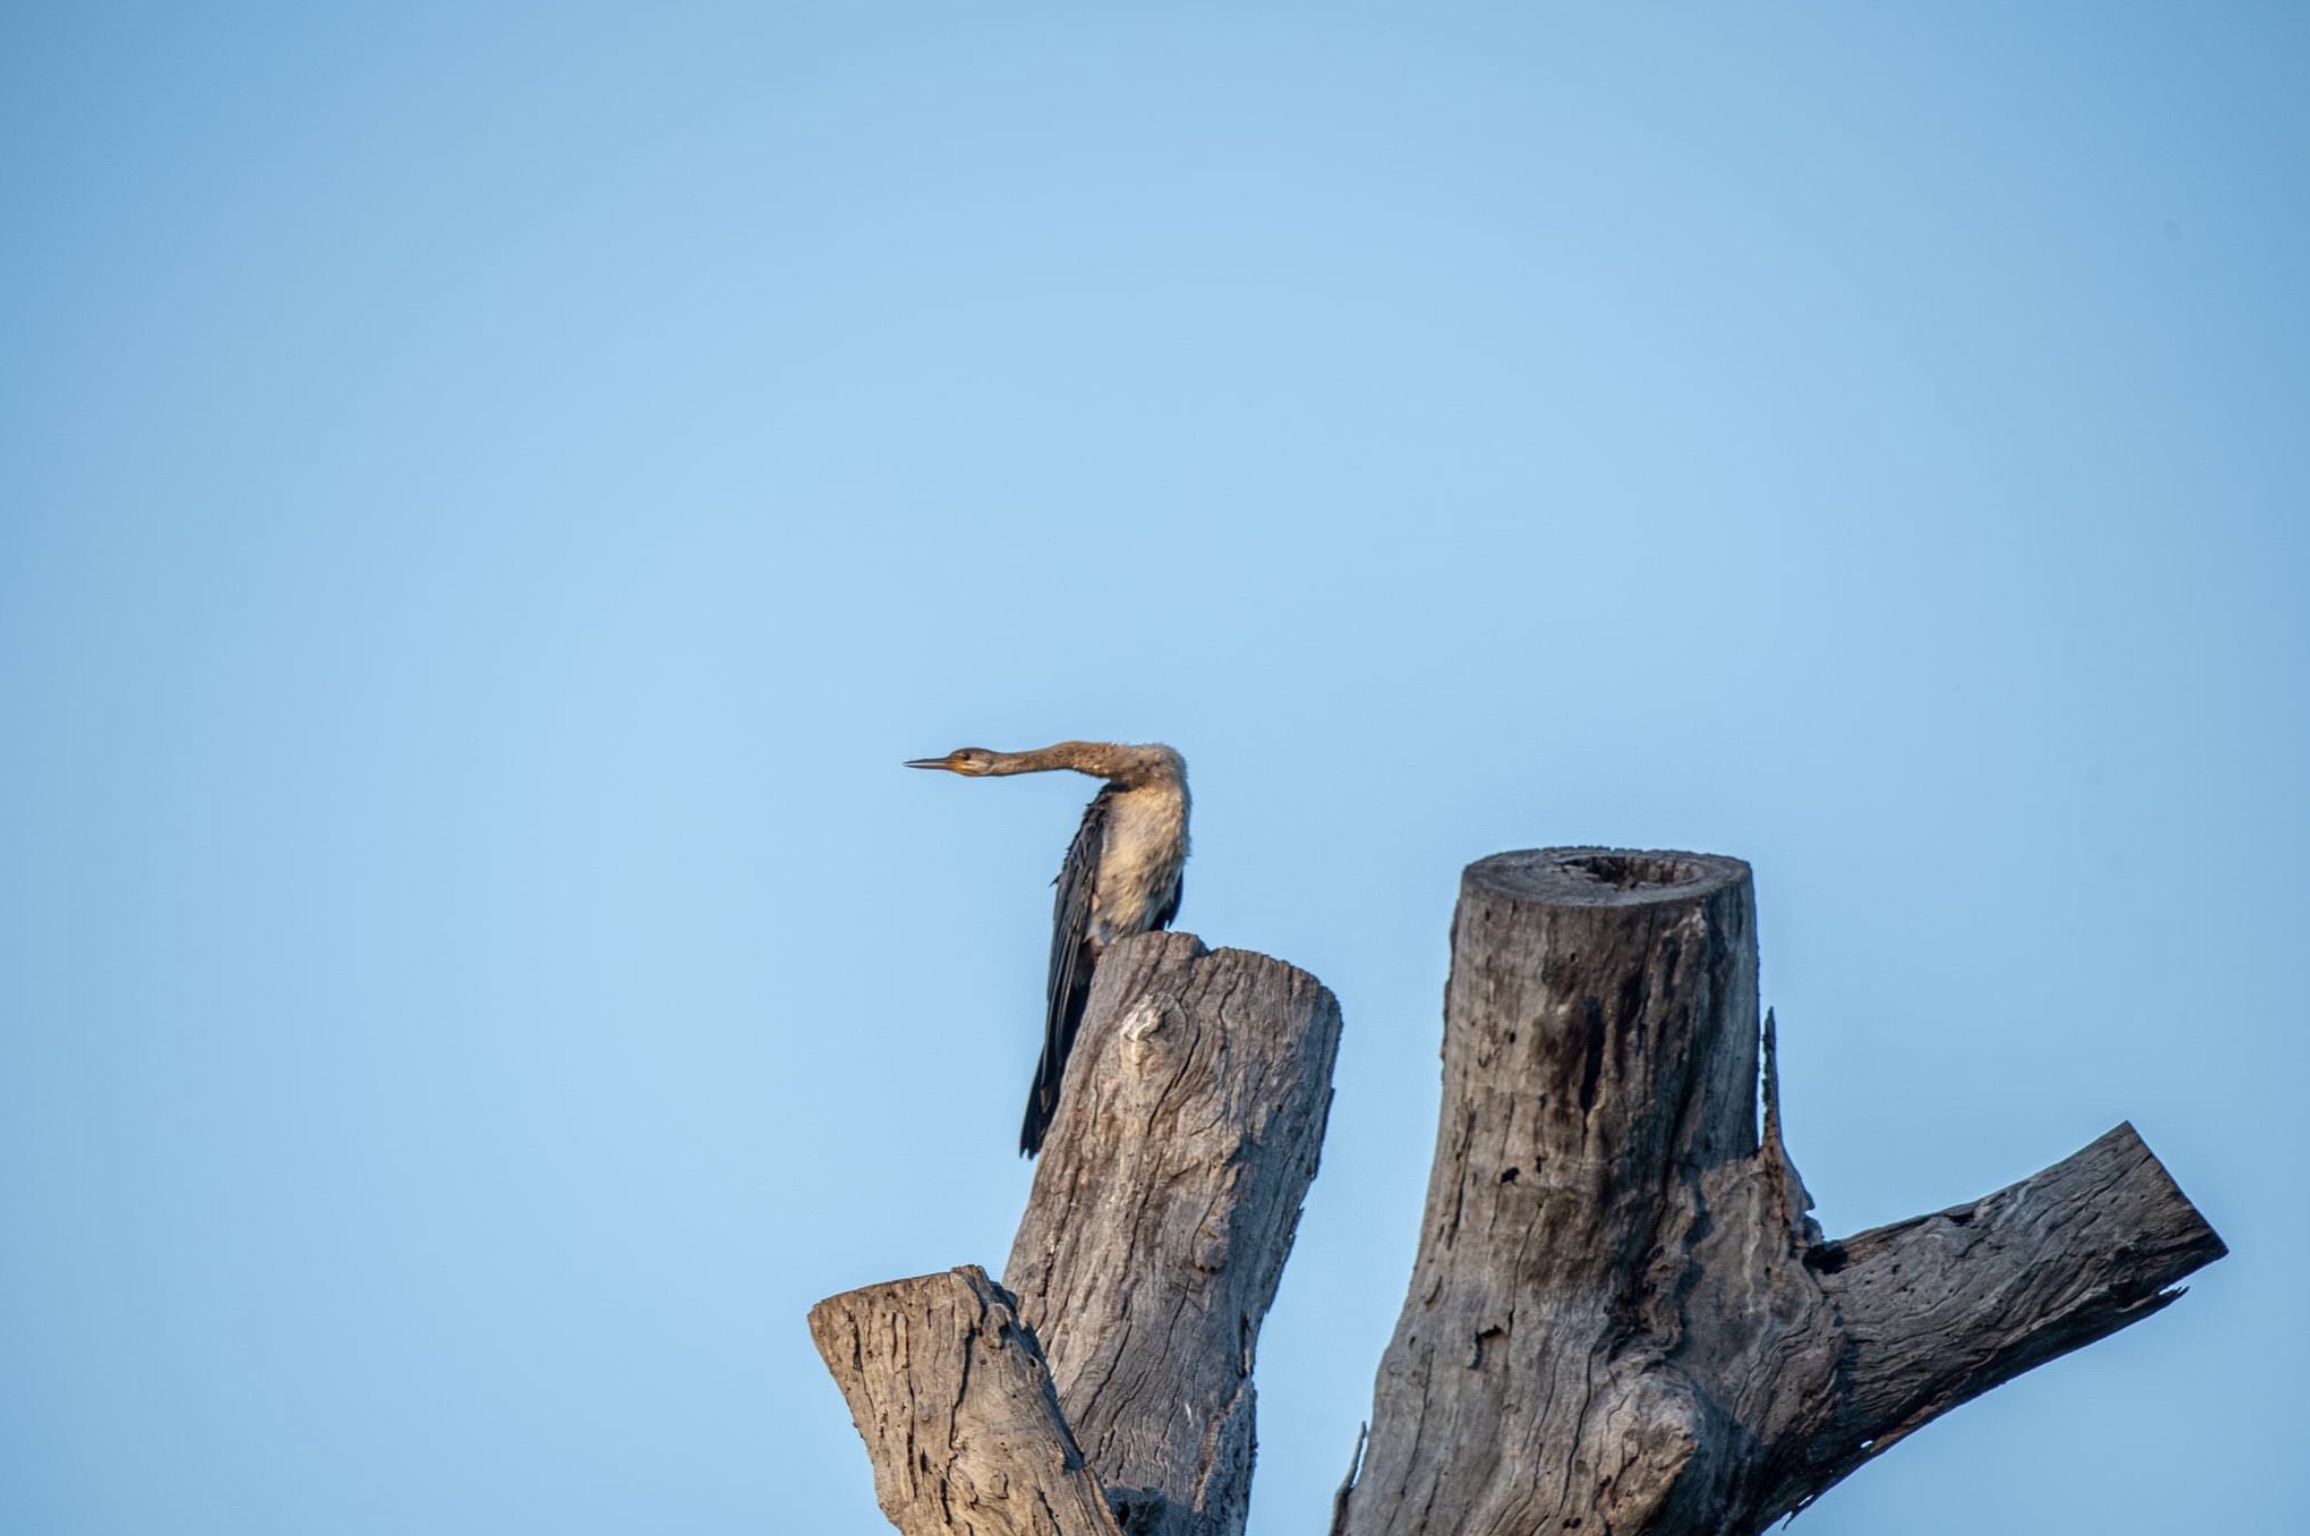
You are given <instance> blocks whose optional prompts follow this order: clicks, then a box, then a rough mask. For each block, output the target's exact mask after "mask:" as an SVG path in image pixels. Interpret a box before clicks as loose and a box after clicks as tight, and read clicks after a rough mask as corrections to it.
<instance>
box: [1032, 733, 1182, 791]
mask: <svg viewBox="0 0 2310 1536" xmlns="http://www.w3.org/2000/svg"><path fill="white" fill-rule="evenodd" d="M1175 759H1176V754H1174V753H1171V752H1169V751H1167V750H1165V749H1164V748H1161V747H1134V746H1123V745H1121V744H1119V743H1116V742H1111V741H1062V742H1057V743H1054V744H1053V745H1051V746H1048V747H1037V748H1036V749H1035V750H1034V751H1032V752H1005V753H1002V754H1000V755H999V756H998V757H997V758H996V759H995V768H994V771H995V772H996V773H1044V772H1048V771H1049V770H1051V769H1054V768H1068V769H1072V770H1073V771H1075V772H1076V773H1087V774H1089V775H1090V776H1091V777H1092V778H1095V779H1109V780H1114V781H1118V782H1122V783H1126V784H1128V783H1137V782H1142V781H1147V780H1151V779H1156V778H1163V777H1175V776H1177V770H1176V769H1175V768H1173V767H1172V766H1171V765H1172V763H1173V762H1174V761H1175Z"/></svg>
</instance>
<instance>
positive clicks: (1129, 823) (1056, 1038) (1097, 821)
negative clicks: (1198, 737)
mask: <svg viewBox="0 0 2310 1536" xmlns="http://www.w3.org/2000/svg"><path fill="white" fill-rule="evenodd" d="M906 766H907V767H909V768H938V769H944V770H945V771H946V772H948V773H959V774H961V775H962V776H963V777H964V778H969V779H986V778H999V777H1002V776H1004V775H1007V774H1013V773H1048V772H1051V771H1052V770H1054V769H1060V768H1065V769H1071V770H1072V771H1074V772H1076V773H1082V774H1088V775H1090V776H1091V777H1092V778H1094V779H1104V780H1106V783H1105V784H1104V785H1102V786H1101V787H1100V790H1099V792H1098V793H1097V794H1096V795H1093V796H1092V797H1091V803H1090V805H1088V806H1087V807H1085V808H1084V811H1083V823H1082V825H1081V826H1079V827H1077V828H1076V829H1075V840H1074V841H1073V842H1071V843H1069V844H1068V845H1067V857H1066V860H1065V862H1063V863H1062V864H1060V866H1059V875H1058V878H1057V879H1056V880H1054V881H1053V882H1052V883H1053V884H1054V885H1056V886H1057V887H1058V895H1057V898H1056V899H1055V900H1054V901H1053V902H1052V904H1051V970H1050V982H1049V986H1048V989H1047V992H1046V996H1045V1006H1044V1010H1043V1054H1042V1058H1041V1060H1039V1061H1038V1062H1036V1064H1035V1081H1034V1086H1033V1089H1032V1090H1031V1091H1030V1092H1029V1094H1028V1096H1027V1113H1026V1119H1025V1121H1024V1122H1023V1123H1022V1124H1021V1125H1020V1127H1019V1154H1020V1155H1021V1156H1022V1157H1033V1156H1034V1155H1035V1154H1036V1153H1038V1152H1040V1151H1041V1150H1042V1146H1043V1135H1044V1133H1045V1132H1046V1131H1048V1130H1049V1129H1050V1126H1051V1118H1052V1116H1053V1115H1054V1114H1056V1113H1057V1111H1058V1107H1059V1084H1060V1082H1061V1080H1062V1079H1063V1078H1064V1077H1065V1076H1066V1070H1067V1053H1068V1051H1070V1050H1072V1049H1073V1048H1074V1044H1075V1031H1076V1030H1077V1029H1078V1028H1080V1027H1081V1025H1082V1022H1083V1005H1084V1003H1085V1002H1086V1001H1088V1000H1089V998H1090V995H1091V972H1092V970H1093V968H1094V967H1096V966H1097V965H1098V963H1099V956H1100V955H1101V954H1102V953H1104V952H1105V950H1106V949H1107V946H1108V945H1110V944H1112V943H1114V942H1115V941H1116V940H1117V939H1122V938H1128V937H1129V936H1131V935H1132V934H1134V933H1147V932H1150V931H1152V930H1154V929H1158V928H1168V927H1170V926H1171V920H1172V919H1173V918H1175V917H1177V916H1178V915H1179V896H1180V891H1181V889H1182V885H1183V881H1182V875H1183V873H1184V871H1185V869H1186V867H1187V807H1188V800H1187V760H1186V759H1185V758H1183V757H1181V756H1180V755H1179V754H1178V752H1177V751H1175V750H1174V749H1172V748H1170V747H1167V746H1164V745H1163V744H1162V743H1160V742H1150V743H1148V744H1146V745H1144V746H1128V745H1124V744H1121V743H1117V742H1108V741H1062V742H1058V743H1056V744H1055V745H1052V746H1048V747H1038V748H1036V749H1035V750H1034V751H1032V752H990V751H988V750H987V749H986V748H984V747H958V748H956V749H955V750H954V751H952V752H949V753H948V754H947V755H946V756H944V757H924V758H917V759H915V760H914V761H912V762H910V763H908V764H907V765H906Z"/></svg>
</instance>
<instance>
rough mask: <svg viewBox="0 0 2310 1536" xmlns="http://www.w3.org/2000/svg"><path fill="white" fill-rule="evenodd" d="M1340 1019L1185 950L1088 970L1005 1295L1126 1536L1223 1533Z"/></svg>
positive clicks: (1157, 945) (1297, 988) (1327, 1001)
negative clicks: (1263, 1331)
mask: <svg viewBox="0 0 2310 1536" xmlns="http://www.w3.org/2000/svg"><path fill="white" fill-rule="evenodd" d="M1339 1032H1340V1013H1339V1005H1338V1003H1337V1001H1336V1000H1335V999H1334V998H1333V997H1332V995H1331V993H1330V992H1329V991H1328V990H1326V989H1325V988H1324V987H1323V986H1322V985H1321V984H1320V983H1319V982H1317V981H1316V980H1315V978H1313V977H1312V976H1309V975H1307V974H1306V973H1305V972H1303V971H1298V970H1295V969H1293V968H1292V967H1290V966H1288V965H1285V964H1283V963H1282V962H1280V961H1277V960H1271V959H1269V958H1268V957H1266V956H1264V955H1256V954H1251V953H1248V952H1246V951H1242V950H1226V949H1223V950H1219V951H1216V952H1211V951H1207V950H1205V949H1204V947H1203V945H1202V944H1201V943H1200V942H1199V941H1198V940H1196V939H1195V938H1194V937H1193V936H1192V935H1189V934H1181V933H1169V934H1164V933H1150V934H1144V935H1140V936H1138V937H1134V938H1130V939H1126V940H1123V941H1122V942H1120V943H1118V944H1116V945H1115V946H1114V947H1113V948H1111V949H1109V950H1108V951H1107V953H1106V954H1105V955H1104V956H1103V957H1102V958H1101V960H1100V962H1099V969H1098V973H1097V977H1096V979H1095V982H1094V985H1093V990H1092V995H1091V1000H1090V1005H1089V1007H1088V1009H1087V1011H1086V1014H1085V1018H1084V1025H1083V1031H1082V1035H1081V1037H1080V1039H1079V1040H1078V1041H1077V1043H1076V1046H1075V1052H1074V1056H1073V1058H1072V1060H1071V1062H1070V1063H1069V1065H1068V1068H1067V1077H1066V1084H1065V1087H1064V1089H1063V1091H1062V1093H1061V1095H1060V1100H1059V1115H1058V1120H1057V1123H1056V1124H1055V1125H1054V1127H1053V1130H1052V1134H1051V1138H1050V1140H1049V1141H1048V1142H1046V1143H1045V1146H1044V1149H1043V1157H1042V1162H1041V1165H1040V1166H1039V1167H1038V1168H1037V1169H1036V1171H1035V1182H1034V1190H1033V1193H1032V1194H1031V1196H1030V1197H1029V1199H1028V1202H1027V1211H1026V1215H1025V1217H1024V1219H1023V1220H1022V1221H1021V1222H1020V1224H1019V1231H1018V1236H1017V1239H1016V1240H1015V1242H1014V1243H1013V1245H1012V1248H1011V1257H1010V1264H1009V1267H1008V1268H1007V1269H1006V1271H1005V1273H1004V1281H1005V1283H1006V1284H1007V1285H1009V1287H1010V1288H1011V1290H1012V1291H1013V1292H1014V1293H1015V1294H1016V1295H1017V1296H1018V1298H1019V1310H1020V1313H1021V1315H1022V1316H1023V1317H1025V1318H1026V1319H1027V1320H1028V1322H1029V1323H1031V1324H1032V1325H1033V1327H1034V1329H1035V1331H1036V1333H1037V1336H1038V1337H1039V1338H1040V1339H1041V1341H1042V1344H1043V1348H1044V1350H1045V1352H1046V1354H1047V1355H1048V1357H1049V1360H1050V1365H1051V1375H1052V1379H1053V1381H1054V1383H1055V1384H1056V1386H1057V1389H1058V1396H1059V1402H1060V1404H1061V1405H1062V1407H1063V1408H1064V1410H1065V1413H1066V1418H1067V1422H1068V1423H1069V1424H1070V1425H1071V1426H1072V1427H1073V1430H1074V1433H1075V1436H1076V1439H1077V1441H1078V1443H1079V1444H1080V1445H1081V1446H1082V1448H1083V1453H1084V1456H1085V1458H1086V1459H1087V1460H1088V1462H1089V1463H1090V1465H1091V1467H1092V1469H1093V1470H1094V1471H1095V1472H1097V1474H1098V1476H1099V1478H1100V1480H1101V1481H1102V1482H1103V1483H1104V1484H1105V1486H1106V1490H1107V1496H1108V1498H1109V1500H1110V1501H1111V1502H1112V1504H1113V1506H1114V1508H1115V1510H1116V1512H1117V1515H1118V1516H1119V1518H1120V1519H1121V1521H1122V1524H1123V1526H1124V1528H1125V1529H1126V1530H1127V1531H1129V1532H1131V1533H1133V1536H1240V1533H1241V1532H1242V1530H1243V1524H1244V1515H1245V1511H1246V1508H1247V1506H1248V1503H1249V1499H1250V1491H1251V1462H1252V1445H1253V1403H1254V1394H1253V1390H1252V1381H1251V1372H1252V1360H1253V1355H1254V1352H1255V1349H1256V1346H1257V1343H1258V1338H1259V1329H1260V1324H1261V1323H1262V1322H1263V1321H1264V1320H1265V1318H1266V1316H1267V1309H1268V1307H1269V1305H1270V1303H1272V1302H1273V1300H1274V1298H1275V1288H1276V1283H1277V1281H1278V1280H1279V1279H1280V1278H1281V1277H1282V1274H1283V1265H1284V1260H1285V1259H1286V1258H1287V1257H1288V1256H1289V1254H1290V1252H1291V1243H1292V1237H1293V1234H1294V1233H1295V1232H1296V1231H1297V1229H1298V1223H1299V1213H1300V1204H1301V1202H1302V1201H1303V1200H1304V1199H1305V1197H1306V1195H1307V1189H1308V1184H1309V1182H1310V1181H1311V1180H1313V1178H1314V1177H1315V1171H1316V1162H1317V1157H1318V1154H1319V1153H1320V1151H1321V1150H1322V1146H1323V1133H1324V1124H1325V1120H1326V1117H1327V1115H1328V1113H1329V1110H1330V1105H1331V1072H1332V1063H1333V1060H1334V1058H1335V1056H1336V1055H1337V1052H1338V1047H1339Z"/></svg>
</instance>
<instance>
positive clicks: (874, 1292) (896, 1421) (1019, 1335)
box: [810, 1266, 1120, 1536]
mask: <svg viewBox="0 0 2310 1536" xmlns="http://www.w3.org/2000/svg"><path fill="white" fill-rule="evenodd" d="M810 1336H811V1338H812V1339H813V1340H814V1341H816V1343H817V1345H818V1353H819V1354H820V1355H821V1356H822V1357H823V1358H824V1359H825V1361H826V1368H827V1369H828V1370H829V1371H831V1372H833V1374H834V1379H835V1381H836V1382H837V1383H838V1384H839V1385H840V1386H841V1388H842V1395H843V1397H844V1398H846V1399H847V1400H848V1401H849V1403H850V1417H851V1421H852V1422H853V1423H854V1424H856V1425H857V1426H858V1433H859V1437H860V1438H861V1439H863V1440H864V1441H865V1442H866V1449H867V1454H868V1456H869V1457H870V1458H871V1459H872V1460H873V1462H874V1491H875V1497H876V1499H877V1500H878V1501H879V1502H880V1503H881V1505H882V1512H883V1513H884V1514H886V1515H888V1516H889V1517H890V1520H891V1523H892V1524H893V1525H896V1526H897V1527H898V1528H899V1529H900V1530H901V1531H903V1532H905V1533H906V1536H949V1533H955V1536H1120V1533H1119V1530H1118V1527H1117V1526H1116V1523H1115V1517H1114V1515H1113V1513H1112V1512H1111V1511H1110V1510H1109V1509H1108V1507H1107V1501H1106V1498H1105V1496H1104V1495H1103V1494H1102V1492H1101V1491H1100V1487H1099V1480H1098V1478H1097V1477H1095V1476H1094V1475H1093V1474H1092V1473H1091V1471H1090V1470H1089V1469H1088V1468H1087V1467H1086V1466H1085V1465H1084V1464H1083V1459H1082V1456H1081V1454H1080V1453H1079V1452H1078V1451H1077V1450H1076V1447H1075V1444H1074V1441H1073V1440H1072V1438H1070V1437H1069V1435H1068V1433H1067V1426H1066V1421H1065V1420H1064V1419H1062V1418H1061V1417H1060V1414H1059V1405H1058V1400H1057V1398H1056V1397H1055V1396H1054V1395H1053V1394H1052V1391H1051V1377H1050V1370H1049V1368H1048V1367H1047V1366H1046V1365H1045V1363H1044V1361H1043V1357H1042V1352H1041V1350H1040V1349H1039V1348H1038V1347H1037V1346H1036V1343H1035V1338H1034V1335H1033V1334H1032V1333H1031V1332H1029V1331H1028V1330H1027V1328H1026V1327H1025V1326H1024V1325H1023V1324H1022V1323H1021V1322H1020V1321H1019V1318H1018V1313H1017V1309H1016V1306H1015V1304H1014V1303H1013V1301H1012V1299H1011V1298H1010V1297H1009V1296H1008V1295H1006V1294H1004V1292H1003V1290H1002V1288H1001V1287H1000V1286H997V1285H996V1284H995V1283H994V1282H993V1281H991V1280H989V1279H988V1278H987V1277H986V1272H985V1271H983V1270H981V1269H978V1268H977V1267H975V1266H971V1267H965V1268H962V1269H954V1270H948V1271H947V1272H945V1273H943V1274H936V1275H924V1276H922V1277H920V1278H918V1279H913V1280H893V1281H890V1282H888V1283H887V1284H883V1285H872V1286H868V1287H866V1288H865V1289H863V1290H856V1291H846V1292H844V1293H843V1294H842V1295H839V1296H830V1297H828V1298H827V1299H826V1300H824V1301H822V1302H820V1303H819V1304H818V1305H817V1306H815V1307H813V1308H811V1309H810Z"/></svg>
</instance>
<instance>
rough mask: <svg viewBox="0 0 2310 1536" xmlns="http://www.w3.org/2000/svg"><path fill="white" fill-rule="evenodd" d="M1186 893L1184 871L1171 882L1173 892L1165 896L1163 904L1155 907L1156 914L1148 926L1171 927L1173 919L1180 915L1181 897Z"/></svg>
mask: <svg viewBox="0 0 2310 1536" xmlns="http://www.w3.org/2000/svg"><path fill="white" fill-rule="evenodd" d="M1186 894H1187V875H1186V873H1185V872H1184V871H1182V872H1181V873H1180V876H1179V878H1178V879H1176V880H1174V881H1172V882H1171V894H1170V895H1168V896H1166V897H1164V898H1163V905H1161V906H1159V907H1157V908H1156V909H1155V916H1154V917H1153V918H1152V919H1151V920H1150V921H1149V922H1148V924H1147V926H1148V927H1150V928H1168V927H1170V926H1171V921H1172V919H1173V918H1176V917H1177V916H1178V915H1179V898H1181V897H1182V896H1185V895H1186Z"/></svg>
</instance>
